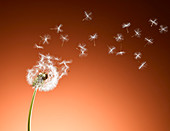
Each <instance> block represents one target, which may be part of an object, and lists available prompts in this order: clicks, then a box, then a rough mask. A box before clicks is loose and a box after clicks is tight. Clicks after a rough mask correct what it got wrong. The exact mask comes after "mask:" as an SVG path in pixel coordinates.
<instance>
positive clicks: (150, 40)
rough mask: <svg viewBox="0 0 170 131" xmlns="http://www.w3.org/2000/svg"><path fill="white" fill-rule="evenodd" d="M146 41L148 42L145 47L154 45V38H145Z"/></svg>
mask: <svg viewBox="0 0 170 131" xmlns="http://www.w3.org/2000/svg"><path fill="white" fill-rule="evenodd" d="M145 41H146V42H147V43H146V44H145V46H147V45H151V44H153V39H152V38H150V39H149V38H145Z"/></svg>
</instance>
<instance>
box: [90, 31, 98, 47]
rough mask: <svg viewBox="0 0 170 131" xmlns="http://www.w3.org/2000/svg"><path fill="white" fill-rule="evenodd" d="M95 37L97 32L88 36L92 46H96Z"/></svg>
mask: <svg viewBox="0 0 170 131" xmlns="http://www.w3.org/2000/svg"><path fill="white" fill-rule="evenodd" d="M97 38H98V35H97V33H95V34H93V35H90V36H89V40H90V41H94V46H96V43H95V40H96V39H97Z"/></svg>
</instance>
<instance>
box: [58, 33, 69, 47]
mask: <svg viewBox="0 0 170 131" xmlns="http://www.w3.org/2000/svg"><path fill="white" fill-rule="evenodd" d="M60 39H61V40H62V42H63V43H62V46H63V44H64V42H68V41H69V39H68V35H65V36H63V35H60Z"/></svg>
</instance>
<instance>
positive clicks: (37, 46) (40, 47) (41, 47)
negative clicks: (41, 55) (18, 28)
mask: <svg viewBox="0 0 170 131" xmlns="http://www.w3.org/2000/svg"><path fill="white" fill-rule="evenodd" d="M34 48H37V49H44V47H43V46H39V45H37V44H35V45H34Z"/></svg>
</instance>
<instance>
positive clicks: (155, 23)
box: [149, 19, 158, 27]
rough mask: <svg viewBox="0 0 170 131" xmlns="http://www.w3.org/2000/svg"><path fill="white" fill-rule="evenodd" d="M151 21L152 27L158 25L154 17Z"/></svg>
mask: <svg viewBox="0 0 170 131" xmlns="http://www.w3.org/2000/svg"><path fill="white" fill-rule="evenodd" d="M149 22H150V23H151V27H152V26H157V25H158V22H157V19H154V20H152V19H149Z"/></svg>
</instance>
